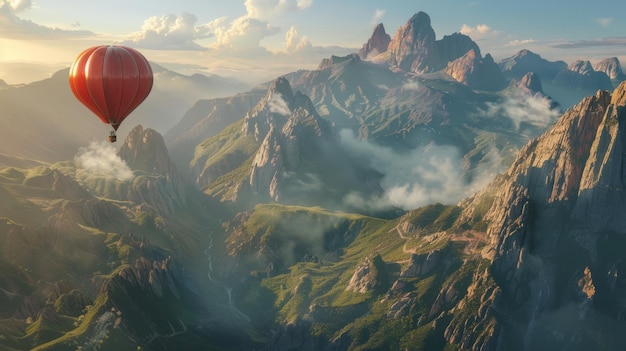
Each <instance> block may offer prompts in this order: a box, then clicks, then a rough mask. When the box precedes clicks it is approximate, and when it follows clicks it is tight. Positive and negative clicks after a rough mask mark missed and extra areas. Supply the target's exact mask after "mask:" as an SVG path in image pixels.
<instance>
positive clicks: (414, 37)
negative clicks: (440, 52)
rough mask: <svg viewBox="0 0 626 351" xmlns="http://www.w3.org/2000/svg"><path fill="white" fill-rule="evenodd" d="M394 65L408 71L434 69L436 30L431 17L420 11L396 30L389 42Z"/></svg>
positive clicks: (419, 71) (420, 71)
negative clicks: (431, 22)
mask: <svg viewBox="0 0 626 351" xmlns="http://www.w3.org/2000/svg"><path fill="white" fill-rule="evenodd" d="M388 50H389V52H390V58H389V61H390V63H391V64H392V65H395V66H398V67H399V68H400V69H402V70H404V71H407V72H416V73H423V72H429V71H432V68H431V66H432V61H433V58H435V59H436V57H432V56H433V55H434V54H435V50H436V49H435V31H434V30H433V28H432V27H431V25H430V17H429V16H428V15H427V14H426V13H424V12H418V13H416V14H415V15H413V17H411V19H409V21H408V22H407V23H406V24H405V25H404V26H402V27H401V28H400V29H398V31H397V32H396V34H395V36H394V37H393V39H392V40H391V42H390V43H389V49H388Z"/></svg>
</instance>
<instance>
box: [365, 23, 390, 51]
mask: <svg viewBox="0 0 626 351" xmlns="http://www.w3.org/2000/svg"><path fill="white" fill-rule="evenodd" d="M390 41H391V37H390V36H389V34H387V32H385V26H383V24H382V23H379V24H378V25H377V26H376V28H374V32H373V33H372V36H371V37H370V38H369V39H368V41H367V43H365V44H363V47H362V48H361V49H360V50H359V57H360V58H361V59H362V60H367V59H368V58H369V57H374V56H376V55H378V54H382V53H383V52H386V51H387V48H388V47H389V42H390Z"/></svg>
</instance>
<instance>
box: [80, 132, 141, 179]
mask: <svg viewBox="0 0 626 351" xmlns="http://www.w3.org/2000/svg"><path fill="white" fill-rule="evenodd" d="M74 161H75V162H76V163H77V165H78V167H80V168H82V169H84V170H85V171H87V172H89V173H92V174H93V175H97V176H105V177H112V178H117V179H119V180H129V179H132V178H133V171H132V170H131V169H130V167H128V165H127V164H126V162H124V160H122V159H121V158H120V157H119V156H118V155H117V153H116V150H115V147H113V145H111V143H107V142H106V141H99V142H96V141H93V142H91V143H90V144H89V146H87V147H81V148H80V149H79V150H78V154H76V156H75V157H74Z"/></svg>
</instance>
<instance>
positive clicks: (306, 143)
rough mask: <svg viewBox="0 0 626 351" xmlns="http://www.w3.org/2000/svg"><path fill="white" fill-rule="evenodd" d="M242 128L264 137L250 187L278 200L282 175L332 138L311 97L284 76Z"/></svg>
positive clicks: (253, 166)
mask: <svg viewBox="0 0 626 351" xmlns="http://www.w3.org/2000/svg"><path fill="white" fill-rule="evenodd" d="M243 131H244V133H245V134H246V135H250V134H254V137H255V139H256V140H257V141H261V140H262V141H261V146H260V147H259V150H258V151H257V152H256V155H255V156H254V160H253V162H252V168H251V169H250V176H249V184H250V187H251V189H252V191H253V192H255V193H256V194H261V195H265V194H266V195H268V196H269V197H270V198H271V199H273V200H275V201H277V200H278V199H279V197H280V193H279V182H280V179H279V178H281V177H284V174H285V173H286V172H293V171H295V170H296V169H297V168H298V166H299V164H300V162H301V160H302V159H305V158H311V157H315V156H316V154H318V152H317V150H318V148H319V147H320V143H321V142H323V141H324V140H330V139H331V138H332V133H331V130H330V125H329V124H328V122H327V121H326V120H324V119H322V118H320V117H319V115H318V114H317V112H316V111H315V108H314V107H313V104H312V103H311V100H309V98H308V97H307V96H305V95H303V94H302V93H300V92H297V93H295V94H294V93H293V92H292V90H291V86H290V84H289V82H288V81H287V80H286V79H284V78H279V79H277V80H276V81H274V82H273V83H272V85H271V86H270V88H269V89H268V92H267V95H266V96H265V98H264V99H262V101H261V102H260V103H259V105H257V106H256V107H255V108H254V109H253V110H252V112H251V113H250V114H248V115H247V116H246V118H245V119H244V126H243ZM261 138H262V139H261Z"/></svg>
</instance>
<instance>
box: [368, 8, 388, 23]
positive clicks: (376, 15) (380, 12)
mask: <svg viewBox="0 0 626 351" xmlns="http://www.w3.org/2000/svg"><path fill="white" fill-rule="evenodd" d="M385 12H386V11H385V10H379V9H376V11H375V12H374V16H373V17H372V20H371V21H370V23H371V24H373V25H377V24H379V23H380V20H381V19H382V18H383V16H384V15H385Z"/></svg>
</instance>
